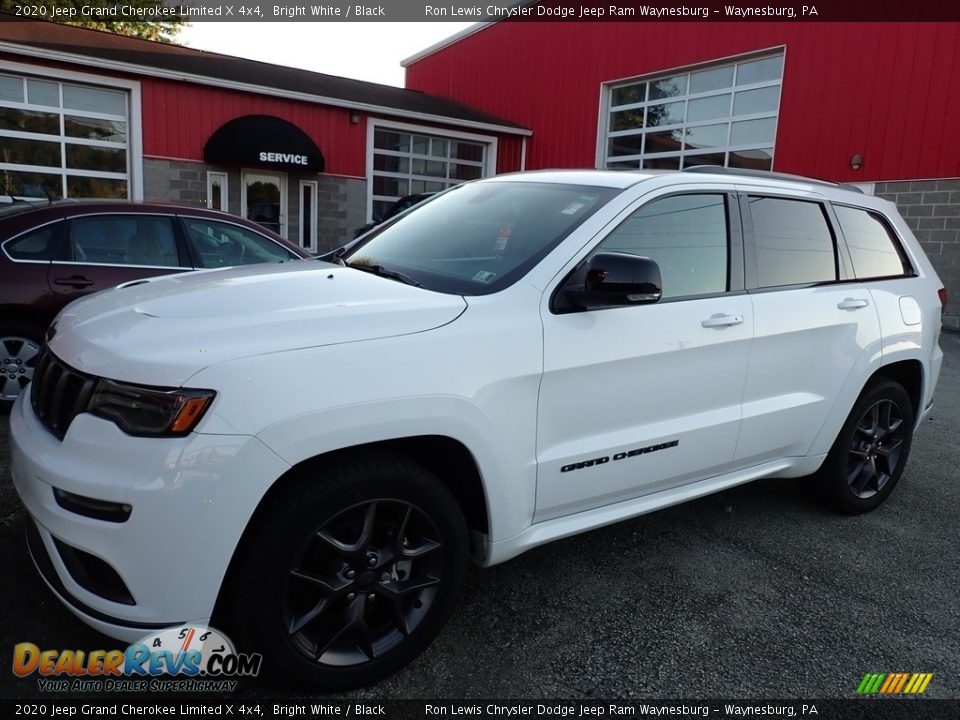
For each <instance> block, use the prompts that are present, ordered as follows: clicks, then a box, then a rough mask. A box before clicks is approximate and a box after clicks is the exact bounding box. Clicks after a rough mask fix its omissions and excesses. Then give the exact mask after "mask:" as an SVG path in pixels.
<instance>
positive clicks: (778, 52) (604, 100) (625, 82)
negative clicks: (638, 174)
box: [596, 45, 787, 170]
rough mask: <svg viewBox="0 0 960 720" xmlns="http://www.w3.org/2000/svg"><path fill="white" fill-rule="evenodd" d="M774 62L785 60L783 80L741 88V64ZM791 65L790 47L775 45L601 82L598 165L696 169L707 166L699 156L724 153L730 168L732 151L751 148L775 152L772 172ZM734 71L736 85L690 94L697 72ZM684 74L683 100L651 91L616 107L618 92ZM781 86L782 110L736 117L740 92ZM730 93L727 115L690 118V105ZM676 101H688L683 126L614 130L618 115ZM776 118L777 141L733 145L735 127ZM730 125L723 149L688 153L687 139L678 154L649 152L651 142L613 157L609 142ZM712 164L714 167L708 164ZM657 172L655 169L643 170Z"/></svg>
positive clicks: (771, 160) (775, 133)
mask: <svg viewBox="0 0 960 720" xmlns="http://www.w3.org/2000/svg"><path fill="white" fill-rule="evenodd" d="M772 58H780V59H781V67H780V77H779V79H777V80H763V81H757V82H754V83H749V84H746V85H737V84H736V82H737V80H738V78H737V72H738V70H737V69H738V66H740V65H741V64H746V63H751V62H755V61H759V60H767V59H772ZM786 63H787V52H786V46H784V45H780V46H775V47H770V48H766V49H762V50H758V51H756V52H750V53H746V54H742V55H733V56H727V57H724V58H717V59H716V60H712V61H709V62H705V63H698V64H695V65H687V66H681V67H674V68H669V69H663V70H658V71H657V72H654V73H647V74H643V75H637V76H633V77H628V78H620V79H616V80H609V81H606V82H603V83H601V86H600V112H599V117H598V121H597V146H596V167H597V168H598V169H619V168H618V167H617V166H616V165H615V163H622V164H623V165H621V166H620V167H623V168H624V169H630V168H626V167H625V165H626V164H630V163H632V164H633V165H632V169H634V170H636V169H640V168H641V164H642V163H643V162H644V160H647V159H649V160H658V159H664V160H674V159H675V160H676V161H677V165H678V168H677V169H681V168H683V167H692V166H694V165H701V164H704V163H702V162H701V163H698V162H696V158H698V157H706V156H709V155H716V154H722V155H723V159H724V161H723V165H722V166H723V167H730V155H731V153H736V152H743V151H750V150H760V151H768V152H769V154H770V168H771V169H772V168H773V167H774V162H775V160H776V145H777V131H778V129H779V119H780V106H781V102H782V100H783V80H784V73H785V71H786ZM727 67H730V68H732V72H731V81H730V83H731V84H730V85H729V86H724V87H721V88H713V89H708V90H700V91H697V92H693V93H691V92H690V82H689V76H690V75H692V74H695V73H700V72H704V71H710V70H717V69H721V68H727ZM680 75H683V76H685V77H686V78H687V83H686V91H685V92H684V93H682V94H681V95H679V96H676V97H674V98H650V94H649V91H645V97H644V100H642V101H636V102H633V103H626V104H622V105H614V104H613V96H614V93H615V92H616V91H617V90H619V89H621V88H623V87H629V86H631V85H637V84H641V83H642V84H644V85H646V86H649V85H651V84H652V83H656V82H658V81H661V80H670V79H672V78H675V77H677V76H680ZM769 87H776V88H777V89H778V93H777V103H776V107H775V108H774V109H772V110H764V111H760V112H752V113H744V114H740V115H738V114H735V113H734V105H735V102H736V94H737V93H740V92H746V91H750V90H761V89H764V88H769ZM724 95H729V107H728V112H727V114H726V115H724V116H723V117H716V118H708V119H704V120H693V121H690V120H688V118H687V112H688V105H689V103H690V101H691V100H692V101H696V100H702V99H709V98H713V97H721V96H724ZM671 102H680V103H683V106H684V107H683V119H682V121H681V122H679V123H669V124H665V125H663V126H657V127H655V128H652V127H647V126H646V123H645V122H644V125H643V126H642V127H640V128H628V129H626V130H611V129H610V125H611V118H612V116H613V114H614V113H615V112H624V111H629V110H637V109H639V110H640V111H641V112H644V113H645V111H646V109H647V108H648V107H651V106H655V105H662V104H669V103H671ZM764 119H772V120H773V137H772V139H771V140H770V142H769V143H767V142H762V143H761V142H757V143H738V144H733V143H732V134H733V125H734V123H738V122H743V121H751V120H764ZM724 123H725V124H726V142H725V143H724V144H723V145H718V146H716V147H703V148H692V149H687V148H686V147H685V144H686V141H685V139H682V140H681V142H680V148H679V149H677V150H670V151H663V152H660V153H652V154H651V153H647V152H645V143H643V145H642V146H641V148H640V149H639V150H638V152H636V153H632V154H629V155H624V156H611V155H610V154H609V141H610V140H611V139H615V138H617V137H631V136H638V137H640V138H644V137H645V135H647V134H649V133H651V132H670V131H673V130H679V131H681V132H684V131H686V130H687V129H692V128H697V127H709V126H712V125H717V124H724ZM687 158H689V159H690V160H691V162H686V159H687ZM706 164H710V163H706ZM643 169H645V170H647V169H654V168H643Z"/></svg>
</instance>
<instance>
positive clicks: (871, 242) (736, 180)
mask: <svg viewBox="0 0 960 720" xmlns="http://www.w3.org/2000/svg"><path fill="white" fill-rule="evenodd" d="M330 259H331V262H330V263H325V262H317V261H303V262H299V263H293V264H284V265H283V266H262V267H255V268H242V269H241V268H237V269H232V270H216V271H209V272H200V273H192V274H189V275H176V276H171V277H167V278H160V279H156V280H153V281H150V282H147V283H142V284H138V285H136V286H131V287H124V286H121V287H119V288H117V289H114V290H109V291H105V292H103V293H100V294H98V295H96V296H93V297H91V298H88V299H86V300H82V301H80V302H77V303H74V304H72V305H70V306H69V307H68V308H66V309H65V310H64V311H63V312H62V313H61V314H60V316H59V317H58V319H57V320H56V323H55V325H54V326H53V332H52V334H51V333H48V338H47V342H46V345H45V348H44V350H43V357H42V359H41V361H40V363H39V364H38V368H37V372H36V375H35V379H34V382H33V384H32V386H31V392H30V396H29V398H28V397H22V398H21V399H20V400H19V401H18V402H17V405H16V406H15V407H14V410H13V413H12V415H11V430H12V439H13V475H14V481H15V483H16V487H17V489H18V492H19V493H20V495H21V497H22V498H23V501H24V504H25V505H26V507H27V509H28V511H29V514H30V517H31V520H30V527H29V528H28V537H29V540H30V546H31V552H32V553H33V555H34V559H35V561H36V562H37V565H38V567H39V568H40V569H41V572H42V573H43V575H44V577H45V579H46V581H47V583H48V585H50V587H51V588H52V589H53V590H54V591H55V592H56V593H57V595H58V596H59V597H60V599H61V600H62V601H63V602H64V603H65V604H66V605H67V606H68V607H69V608H70V609H71V610H72V611H73V612H74V613H75V614H77V615H78V616H79V617H80V618H82V619H83V620H84V621H85V622H87V623H88V624H90V625H92V626H94V627H96V628H98V629H100V630H102V631H104V632H106V633H108V634H111V635H114V636H116V637H119V638H122V639H127V640H134V639H137V638H139V637H141V636H142V635H143V634H145V633H146V632H148V631H149V630H151V629H157V628H162V627H167V626H176V625H178V624H181V623H184V622H200V623H205V622H207V621H209V620H210V618H214V621H215V622H217V623H224V624H225V625H226V627H227V628H228V629H230V630H231V631H233V632H234V633H235V634H237V635H238V636H239V639H240V641H241V644H242V645H244V646H245V647H247V648H248V649H251V650H255V651H258V652H262V653H263V654H264V655H265V660H266V663H265V666H266V667H267V668H268V669H270V668H272V669H273V670H275V671H279V672H282V673H284V674H286V676H287V677H292V678H294V679H296V680H298V681H300V682H302V683H304V684H307V685H310V686H312V687H315V688H321V689H322V688H334V687H343V686H349V685H356V684H361V683H366V682H370V681H372V680H375V679H377V678H379V677H382V676H384V675H385V674H387V673H390V672H392V671H394V670H396V669H397V668H399V667H401V666H402V665H404V664H405V663H407V662H409V660H410V659H412V658H413V657H415V656H416V655H417V654H418V653H419V652H420V651H421V650H422V649H423V648H424V647H426V645H427V644H428V643H429V642H430V640H431V639H432V637H433V636H434V635H435V634H436V633H437V632H438V631H439V630H440V628H441V626H442V625H443V623H444V621H445V620H446V618H447V617H448V615H449V613H450V610H451V607H452V603H453V600H454V597H455V595H456V592H457V589H458V586H459V585H460V582H461V579H462V576H463V571H464V566H465V564H466V563H467V560H468V557H469V555H470V554H472V556H473V559H474V560H475V561H476V562H478V563H480V564H481V565H492V564H495V563H499V562H503V561H505V560H508V559H510V558H512V557H514V556H516V555H518V554H519V553H521V552H523V551H525V550H527V549H529V548H531V547H534V546H536V545H540V544H542V543H546V542H549V541H551V540H554V539H557V538H561V537H566V536H568V535H571V534H574V533H578V532H582V531H585V530H588V529H591V528H595V527H598V526H600V525H604V524H608V523H612V522H615V521H618V520H621V519H624V518H629V517H633V516H636V515H639V514H642V513H646V512H650V511H652V510H656V509H659V508H663V507H666V506H668V505H672V504H676V503H679V502H683V501H685V500H689V499H692V498H696V497H699V496H702V495H705V494H707V493H712V492H716V491H718V490H722V489H724V488H728V487H731V486H733V485H737V484H740V483H744V482H748V481H750V480H753V479H756V478H760V477H771V476H775V477H784V478H786V477H798V476H807V475H812V476H814V477H813V478H812V479H811V480H810V482H811V483H816V484H817V485H818V486H819V488H820V490H821V492H822V494H823V495H824V497H826V498H827V499H829V500H830V501H831V502H833V504H834V505H836V506H837V507H838V508H840V509H841V510H843V511H846V512H851V513H858V512H864V511H867V510H871V509H873V508H875V507H876V506H878V505H879V504H880V503H881V502H883V500H884V499H885V498H886V497H887V496H888V495H889V494H890V492H891V490H892V489H893V487H894V485H895V484H896V483H897V481H898V479H899V478H900V475H901V473H902V472H903V468H904V465H905V463H906V461H907V457H908V454H909V450H910V441H911V437H912V433H913V430H914V428H915V427H916V425H917V424H918V423H919V422H920V421H921V420H922V419H923V418H924V416H925V415H926V414H927V413H928V411H929V410H930V407H931V403H932V397H933V391H934V386H935V384H936V381H937V377H938V374H939V370H940V364H941V360H942V354H941V352H940V350H939V347H938V345H937V341H938V336H939V329H940V312H941V309H942V303H944V302H945V299H946V296H945V293H944V291H943V289H942V287H941V285H940V282H939V280H938V279H937V277H936V274H935V273H934V271H933V269H932V267H931V266H930V263H929V262H928V260H927V259H926V258H925V257H924V255H923V252H922V251H921V249H920V247H919V245H918V243H917V242H916V240H915V239H914V238H913V236H912V235H911V233H910V231H909V229H908V228H907V227H906V225H905V224H904V223H903V221H902V220H901V218H900V217H899V216H898V215H897V213H896V211H895V209H894V208H893V206H892V205H890V204H889V203H887V202H884V201H882V200H879V199H876V198H873V197H869V196H865V195H862V194H859V193H855V192H852V191H850V190H844V189H841V188H838V187H836V186H832V185H828V184H824V183H818V182H816V181H805V180H802V179H794V180H789V179H782V178H777V177H773V176H761V177H757V176H751V175H740V176H738V175H731V174H729V173H725V172H718V173H715V174H710V173H695V172H691V173H676V174H668V175H649V174H642V173H603V172H544V173H530V174H522V175H507V176H500V177H496V178H491V179H488V180H483V181H479V182H475V183H468V184H464V185H461V186H458V187H456V188H454V189H451V190H450V191H448V192H446V193H443V194H441V195H438V196H436V197H434V198H432V199H431V200H429V201H427V202H426V203H424V205H423V206H422V207H421V208H420V209H418V210H417V212H415V213H410V214H408V215H406V216H404V217H402V218H400V219H399V220H398V221H396V222H394V223H391V224H389V225H387V226H385V227H384V228H382V229H380V230H379V231H375V232H373V233H371V234H370V235H368V236H367V237H366V238H364V239H363V240H362V241H360V242H359V243H356V244H354V245H352V246H350V247H349V248H348V249H346V250H343V251H341V252H339V253H335V254H332V255H331V257H330ZM938 294H939V297H938Z"/></svg>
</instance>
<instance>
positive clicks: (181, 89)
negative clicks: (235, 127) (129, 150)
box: [141, 78, 367, 177]
mask: <svg viewBox="0 0 960 720" xmlns="http://www.w3.org/2000/svg"><path fill="white" fill-rule="evenodd" d="M141 88H142V116H143V153H144V155H152V156H159V157H170V158H181V159H185V160H202V159H203V145H204V143H205V142H206V141H207V138H209V137H210V135H211V134H212V133H213V131H214V130H216V129H217V128H219V127H220V126H221V125H223V124H224V123H225V122H227V121H228V120H232V119H234V118H236V117H240V116H242V115H258V114H263V115H275V116H277V117H280V118H283V119H284V120H289V121H290V122H292V123H293V124H294V125H296V126H297V127H299V128H300V129H302V130H303V131H304V132H305V133H307V135H309V136H310V137H311V138H313V140H314V142H316V143H317V146H318V147H319V148H320V150H321V152H323V155H324V157H325V158H326V172H327V173H330V174H335V175H352V176H356V177H365V176H366V155H365V148H366V143H367V134H366V133H367V131H366V124H365V123H364V122H360V123H356V124H354V123H351V122H350V112H349V111H348V110H344V109H341V108H332V107H324V106H321V105H312V104H309V103H302V102H296V101H293V100H284V99H281V98H275V97H269V96H266V95H254V94H252V93H243V92H236V91H233V90H222V89H219V88H214V87H209V86H206V85H192V84H189V83H182V82H173V81H169V80H160V79H155V78H143V79H142V86H141Z"/></svg>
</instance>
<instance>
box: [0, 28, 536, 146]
mask: <svg viewBox="0 0 960 720" xmlns="http://www.w3.org/2000/svg"><path fill="white" fill-rule="evenodd" d="M0 52H8V53H11V54H13V55H23V56H26V57H32V58H40V59H43V60H57V61H60V62H66V63H71V64H74V65H82V66H84V67H96V68H100V69H104V68H106V69H107V70H116V71H119V72H126V73H131V74H134V75H146V76H148V77H157V78H162V79H164V80H179V81H181V82H190V83H194V84H196V85H207V86H210V87H217V88H224V89H227V90H238V91H240V92H253V93H257V94H258V95H270V96H272V97H279V98H284V99H286V100H298V101H300V102H305V103H310V104H313V105H329V106H333V107H340V108H344V109H346V110H359V111H362V112H368V113H373V114H375V115H388V116H391V117H400V118H407V119H410V118H413V119H416V120H420V121H423V122H430V123H441V124H445V125H456V126H458V127H464V128H471V129H474V130H485V131H487V132H496V133H501V134H504V135H519V136H526V137H529V136H532V135H533V131H532V130H529V129H527V128H515V127H509V126H506V125H497V124H495V123H485V122H478V121H476V120H462V119H459V118H453V117H447V116H444V115H433V114H431V113H421V112H415V111H411V110H397V109H396V108H390V107H384V106H381V105H372V104H370V103H361V102H354V101H351V100H341V99H339V98H329V97H324V96H322V95H312V94H310V93H303V92H297V91H294V90H283V89H280V88H272V87H267V86H265V85H254V84H252V83H243V82H236V81H234V80H222V79H220V78H213V77H207V76H206V75H194V74H192V73H185V72H176V71H173V70H162V69H160V68H154V67H149V66H146V65H136V64H134V63H126V62H121V61H117V60H107V59H104V58H96V57H91V56H88V55H76V54H74V53H66V52H61V51H59V50H42V49H38V48H32V47H30V46H27V45H19V44H17V43H11V42H6V41H2V40H0Z"/></svg>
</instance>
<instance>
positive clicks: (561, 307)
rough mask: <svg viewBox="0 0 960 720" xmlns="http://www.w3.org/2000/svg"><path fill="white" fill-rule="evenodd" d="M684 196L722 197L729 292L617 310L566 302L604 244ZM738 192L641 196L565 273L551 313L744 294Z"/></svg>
mask: <svg viewBox="0 0 960 720" xmlns="http://www.w3.org/2000/svg"><path fill="white" fill-rule="evenodd" d="M682 195H719V196H721V197H722V198H723V200H724V207H725V210H726V216H727V223H726V228H727V289H726V290H724V291H722V292H713V293H699V294H695V295H677V296H674V297H664V298H661V299H660V300H657V301H656V302H652V303H643V304H638V305H633V306H631V305H623V306H617V307H605V308H594V309H590V310H587V309H586V308H581V307H577V306H575V305H573V304H572V303H570V302H569V301H567V300H566V298H565V296H564V294H563V291H564V290H565V289H566V288H567V286H568V285H569V283H570V281H571V280H572V279H573V278H574V276H575V275H576V274H577V272H578V271H579V270H581V269H582V268H583V267H584V266H585V265H586V263H588V262H589V261H590V258H592V257H593V256H594V255H596V254H597V253H598V252H602V248H601V245H603V243H604V242H605V241H606V240H607V238H609V237H610V236H611V235H613V234H614V233H615V232H616V231H617V230H618V229H619V228H620V227H622V226H623V224H624V223H626V222H628V221H629V220H630V218H632V217H633V216H634V214H635V213H637V212H638V211H639V210H641V209H642V208H644V207H646V206H648V205H650V204H652V203H655V202H658V201H660V200H665V199H668V198H672V197H678V196H682ZM737 195H738V193H737V192H736V191H734V190H733V189H732V188H729V187H727V188H721V187H712V188H708V187H705V188H696V189H684V190H680V191H674V192H665V193H661V194H657V195H655V196H654V197H642V198H639V199H638V200H636V201H635V202H633V203H631V204H630V205H629V206H628V207H627V208H625V209H624V210H623V211H622V212H620V213H618V215H617V217H616V218H615V219H614V220H613V221H611V223H610V225H609V226H608V228H604V231H603V233H602V237H598V239H596V240H595V241H593V242H592V243H591V246H590V249H589V250H588V251H587V253H586V254H585V255H583V257H581V258H580V260H578V261H577V262H576V263H575V264H574V266H573V267H572V268H570V270H569V271H567V272H566V273H564V274H563V279H562V280H561V281H560V282H559V283H557V285H556V287H555V288H554V289H553V292H552V293H551V295H550V304H549V306H550V312H551V313H552V314H554V315H563V314H567V313H575V312H603V311H607V310H623V309H625V308H634V309H640V308H647V307H656V306H658V305H666V304H670V303H675V302H689V301H692V300H702V299H709V298H715V297H727V296H730V295H742V294H744V293H745V292H746V291H747V289H746V285H745V279H746V276H745V266H744V258H745V250H744V227H743V218H742V209H741V206H740V203H739V202H738V197H737Z"/></svg>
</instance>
